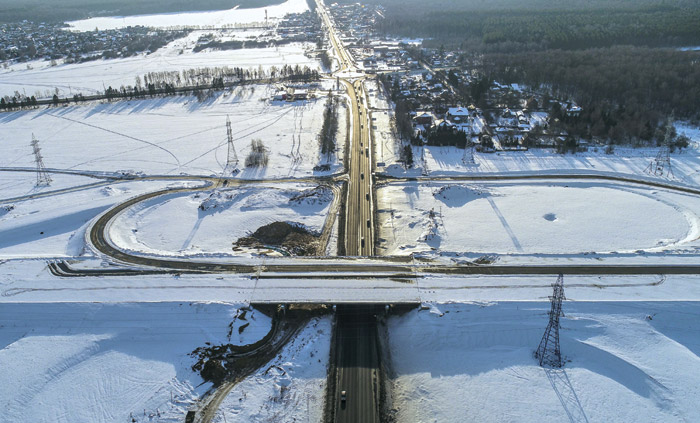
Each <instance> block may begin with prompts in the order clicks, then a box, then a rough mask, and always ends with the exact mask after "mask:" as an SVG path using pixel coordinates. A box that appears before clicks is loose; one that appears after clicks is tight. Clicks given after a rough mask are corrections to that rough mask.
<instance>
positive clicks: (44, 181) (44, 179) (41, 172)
mask: <svg viewBox="0 0 700 423" xmlns="http://www.w3.org/2000/svg"><path fill="white" fill-rule="evenodd" d="M31 146H32V148H33V149H34V162H35V163H36V186H38V187H40V186H49V185H51V177H50V176H49V173H48V172H47V171H46V166H44V158H43V157H42V156H41V148H40V147H39V140H38V139H36V137H35V136H34V134H32V142H31Z"/></svg>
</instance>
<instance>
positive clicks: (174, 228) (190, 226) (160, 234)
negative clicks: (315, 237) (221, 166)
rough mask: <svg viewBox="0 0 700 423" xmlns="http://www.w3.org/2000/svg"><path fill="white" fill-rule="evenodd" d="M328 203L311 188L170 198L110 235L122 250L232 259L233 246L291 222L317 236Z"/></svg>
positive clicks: (120, 221)
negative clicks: (275, 224) (263, 229)
mask: <svg viewBox="0 0 700 423" xmlns="http://www.w3.org/2000/svg"><path fill="white" fill-rule="evenodd" d="M305 194H308V196H305ZM332 200H333V192H332V190H331V189H330V188H327V187H318V188H317V187H316V186H314V185H310V184H286V185H282V184H276V185H275V186H274V187H272V186H267V187H260V186H248V187H246V186H244V187H237V188H234V189H228V190H216V191H213V192H212V191H204V192H201V193H196V194H191V193H187V194H173V195H168V196H164V197H156V198H154V199H152V200H149V201H146V202H143V203H140V204H138V205H137V206H135V207H133V208H132V209H129V210H127V211H126V212H124V213H122V214H121V215H120V216H119V217H118V218H117V219H115V221H114V222H113V223H112V225H111V226H110V231H109V234H110V236H111V239H112V242H113V243H114V244H115V245H117V246H118V247H119V248H120V249H122V250H128V251H135V252H142V253H149V254H157V255H177V256H182V255H193V254H224V255H234V252H233V250H232V247H233V243H234V242H235V241H237V240H238V239H239V238H241V237H244V236H247V235H250V234H251V233H252V232H254V231H255V230H256V229H258V228H259V227H261V226H264V225H267V224H270V223H273V222H279V221H282V222H294V223H297V224H301V225H303V226H304V227H305V228H306V229H308V230H310V231H312V232H315V233H320V232H321V230H322V227H323V223H324V221H325V219H326V216H327V215H328V208H329V207H330V204H331V202H332ZM201 207H204V209H202V208H201ZM235 255H237V256H239V255H241V254H240V253H235Z"/></svg>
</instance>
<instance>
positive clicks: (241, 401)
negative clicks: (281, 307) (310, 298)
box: [213, 317, 331, 423]
mask: <svg viewBox="0 0 700 423" xmlns="http://www.w3.org/2000/svg"><path fill="white" fill-rule="evenodd" d="M330 337H331V321H330V318H328V317H326V318H321V319H317V318H316V319H312V320H311V322H310V323H309V324H308V325H307V326H306V328H304V329H303V330H302V331H301V332H300V333H299V335H297V336H296V338H294V339H293V340H292V341H291V342H290V343H289V344H288V345H286V346H285V347H284V348H283V350H282V352H281V353H280V354H279V355H278V356H277V357H276V358H274V359H273V360H272V361H270V362H269V363H267V364H266V365H265V366H263V367H261V368H260V369H259V370H258V371H257V372H256V373H254V374H253V375H251V376H250V377H248V378H247V379H245V380H243V381H242V382H241V383H239V384H238V385H236V386H235V387H234V388H233V390H231V392H230V393H229V395H228V396H227V397H226V399H225V400H224V401H223V403H222V404H221V407H220V411H219V413H218V414H217V415H216V417H215V418H214V420H213V421H214V422H215V423H224V422H227V423H232V422H240V423H256V422H260V423H263V422H307V421H309V422H318V421H321V420H322V419H323V401H324V395H325V386H326V373H327V369H326V366H327V365H328V355H329V351H330Z"/></svg>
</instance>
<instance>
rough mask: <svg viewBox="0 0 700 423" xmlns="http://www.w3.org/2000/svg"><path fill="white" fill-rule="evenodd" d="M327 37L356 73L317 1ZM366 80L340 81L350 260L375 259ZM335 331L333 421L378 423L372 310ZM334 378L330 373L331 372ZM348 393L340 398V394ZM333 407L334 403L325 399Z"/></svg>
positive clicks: (344, 65) (345, 67) (351, 310)
mask: <svg viewBox="0 0 700 423" xmlns="http://www.w3.org/2000/svg"><path fill="white" fill-rule="evenodd" d="M316 4H317V5H318V10H319V13H320V14H321V16H322V18H323V20H324V23H325V27H326V29H327V30H328V35H329V38H330V40H331V43H332V44H333V48H334V49H335V51H336V53H337V55H338V57H339V59H340V70H339V72H338V78H339V79H340V78H341V75H340V73H343V72H349V73H351V72H352V71H354V70H355V69H354V65H353V60H352V57H351V56H350V53H349V52H348V51H347V50H346V49H345V47H344V46H343V44H342V42H341V41H340V39H339V37H338V34H337V32H336V30H335V25H334V24H333V21H332V20H331V17H330V13H329V12H328V10H327V9H326V7H325V5H324V4H323V2H322V0H316ZM362 81H363V78H356V79H354V80H351V79H348V78H342V82H343V85H344V86H345V87H346V89H347V93H348V96H349V98H350V112H351V113H352V137H351V145H350V148H349V150H348V151H349V153H350V157H346V160H345V163H346V167H347V172H348V177H349V178H348V196H347V198H346V200H345V254H346V255H347V256H365V257H371V256H374V213H373V202H374V192H373V190H372V180H373V177H374V175H373V172H372V161H371V158H372V157H373V152H372V143H371V140H370V135H369V121H368V116H369V113H368V110H367V106H368V104H367V101H366V100H365V99H366V97H365V94H364V86H363V83H362ZM334 330H335V332H336V336H335V342H336V345H335V348H334V350H335V352H336V354H337V357H336V361H335V362H336V365H337V366H336V368H335V370H336V374H335V375H333V374H329V375H328V377H329V378H333V377H335V381H336V383H337V384H336V385H335V387H336V389H335V392H334V395H335V397H334V401H333V408H334V410H335V412H334V414H333V415H334V417H335V421H336V422H338V423H344V422H353V423H355V422H362V423H378V422H379V421H380V417H379V397H378V394H377V393H378V390H377V389H378V385H379V383H380V381H379V374H378V372H379V350H378V343H377V323H376V318H375V317H374V316H373V314H372V312H371V310H370V311H368V310H362V309H361V308H359V309H358V307H357V306H356V307H352V306H346V307H342V308H341V309H340V310H338V313H337V314H336V322H335V327H334ZM331 373H332V371H331ZM343 391H345V392H346V393H347V396H346V398H341V392H343ZM326 401H327V403H330V402H331V399H330V398H327V399H326Z"/></svg>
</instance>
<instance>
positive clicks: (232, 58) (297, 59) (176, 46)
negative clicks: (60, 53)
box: [0, 37, 320, 99]
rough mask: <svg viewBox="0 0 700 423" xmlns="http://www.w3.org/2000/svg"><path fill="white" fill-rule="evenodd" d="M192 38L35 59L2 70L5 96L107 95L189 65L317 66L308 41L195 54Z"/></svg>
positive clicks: (1, 92)
mask: <svg viewBox="0 0 700 423" xmlns="http://www.w3.org/2000/svg"><path fill="white" fill-rule="evenodd" d="M191 49H192V41H191V38H189V37H185V39H180V40H175V41H173V42H172V43H170V44H168V45H167V46H165V47H163V48H161V49H159V50H157V51H156V52H154V53H151V54H140V55H137V56H133V57H126V58H120V59H99V60H95V61H90V62H85V63H72V64H59V65H57V66H50V62H46V61H34V62H29V63H20V64H14V65H11V66H9V67H8V68H7V69H0V96H4V95H14V93H15V92H16V91H17V92H19V93H21V94H25V95H27V96H32V95H34V96H35V97H36V98H38V99H41V98H51V97H52V96H53V94H54V93H57V94H58V95H59V96H60V97H72V96H73V95H75V94H81V93H82V94H84V95H90V94H98V93H103V92H104V90H105V88H107V87H110V86H111V87H112V88H114V89H119V88H120V87H121V86H134V85H135V84H136V78H137V77H138V78H140V79H141V80H143V76H144V75H146V74H147V73H149V72H172V71H177V72H182V71H187V70H190V69H200V68H214V67H224V66H228V67H230V68H234V67H238V68H243V69H258V68H259V67H262V68H263V69H266V70H267V69H269V68H271V67H272V66H276V67H277V68H281V67H282V66H284V65H289V66H296V65H299V66H301V67H303V66H308V67H309V68H311V69H318V68H319V67H320V66H319V64H318V61H317V60H316V59H311V58H309V57H307V56H306V55H305V52H306V50H308V49H309V45H308V44H304V43H294V44H287V45H283V46H277V47H264V48H255V49H239V50H225V51H220V50H205V51H201V52H198V53H193V52H192V50H191Z"/></svg>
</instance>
